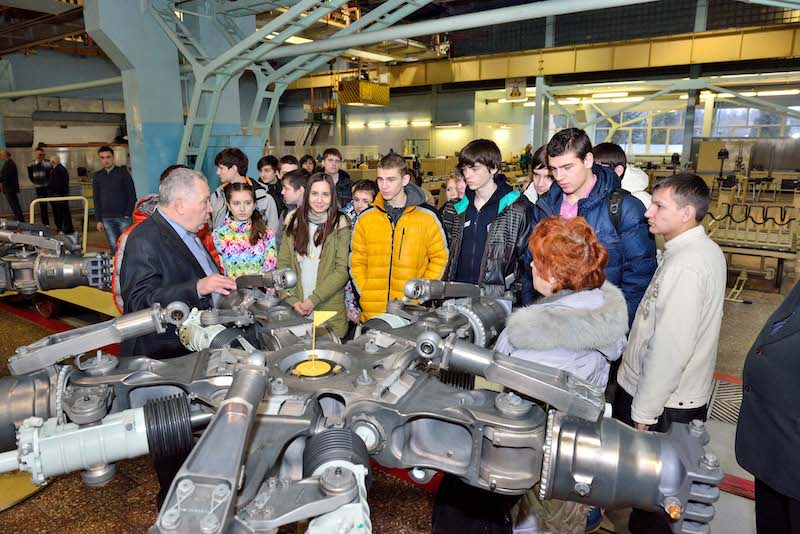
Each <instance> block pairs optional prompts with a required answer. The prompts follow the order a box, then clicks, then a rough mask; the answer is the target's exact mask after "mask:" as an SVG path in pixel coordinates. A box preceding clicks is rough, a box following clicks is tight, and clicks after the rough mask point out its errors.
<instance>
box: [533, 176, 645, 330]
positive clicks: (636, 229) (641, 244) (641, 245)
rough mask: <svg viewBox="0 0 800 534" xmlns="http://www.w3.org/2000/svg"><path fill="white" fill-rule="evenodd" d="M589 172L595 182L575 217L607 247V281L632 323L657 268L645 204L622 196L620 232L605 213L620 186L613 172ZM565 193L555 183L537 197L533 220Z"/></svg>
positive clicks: (555, 211)
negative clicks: (616, 290) (617, 291)
mask: <svg viewBox="0 0 800 534" xmlns="http://www.w3.org/2000/svg"><path fill="white" fill-rule="evenodd" d="M592 172H593V173H594V175H595V176H596V177H597V183H596V184H595V185H594V187H593V188H592V191H591V192H590V193H589V196H588V197H587V198H584V199H581V200H579V201H578V216H580V217H583V218H584V219H586V221H587V222H588V223H589V225H590V226H591V227H592V228H593V229H594V232H595V234H597V240H598V241H600V243H602V244H603V246H604V247H606V249H607V250H608V265H607V266H606V280H608V281H609V282H611V283H612V284H614V285H615V286H617V287H619V288H620V289H621V290H622V293H623V294H624V295H625V301H626V302H627V304H628V325H629V326H630V324H631V323H632V322H633V317H634V315H635V314H636V308H637V307H638V306H639V301H641V300H642V296H643V295H644V292H645V290H646V289H647V285H648V284H649V283H650V279H651V278H653V273H654V272H655V271H656V245H655V240H654V239H653V236H652V235H650V232H649V230H648V226H647V220H645V218H644V212H645V209H644V205H642V202H641V201H640V200H638V199H637V198H635V197H633V196H631V195H625V196H624V198H623V200H622V206H621V210H622V216H621V218H620V226H619V228H620V233H619V234H618V233H617V230H616V228H614V223H613V222H612V221H611V216H610V215H609V213H608V197H609V195H610V193H611V191H613V190H614V189H618V188H619V187H620V180H619V178H618V177H617V175H616V174H614V171H613V170H611V169H609V168H606V167H602V166H600V165H595V166H594V167H593V168H592ZM563 196H564V193H563V191H561V188H560V187H558V184H557V183H555V182H554V183H553V186H552V187H551V188H550V190H549V191H548V192H547V193H545V194H544V195H542V196H541V197H539V200H538V201H537V202H536V209H535V210H534V213H533V217H534V220H535V221H536V223H538V222H539V221H541V220H542V219H544V218H546V217H549V216H551V215H556V216H557V215H559V214H560V212H561V200H562V197H563Z"/></svg>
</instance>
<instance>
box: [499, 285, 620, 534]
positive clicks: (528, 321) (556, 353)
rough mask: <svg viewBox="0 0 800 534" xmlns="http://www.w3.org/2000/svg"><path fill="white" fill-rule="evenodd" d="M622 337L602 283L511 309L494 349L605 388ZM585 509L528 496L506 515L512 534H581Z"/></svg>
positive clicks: (614, 301) (612, 291)
mask: <svg viewBox="0 0 800 534" xmlns="http://www.w3.org/2000/svg"><path fill="white" fill-rule="evenodd" d="M627 332H628V308H627V305H626V303H625V297H624V295H623V294H622V291H620V290H619V289H618V288H617V287H616V286H614V285H613V284H611V283H610V282H606V283H604V284H603V285H602V287H600V288H599V289H589V290H584V291H575V292H572V291H560V292H558V293H555V294H553V295H551V296H549V297H546V298H543V299H540V300H538V301H537V302H536V303H534V304H532V305H530V306H526V307H524V308H520V309H518V310H516V311H515V312H514V313H512V314H511V317H510V318H509V320H508V324H507V325H506V328H505V330H503V332H502V333H501V334H500V337H499V338H498V340H497V344H496V345H495V350H497V351H499V352H502V353H505V354H508V355H510V356H512V357H515V358H520V359H523V360H528V361H532V362H537V363H541V364H544V365H548V366H550V367H555V368H558V369H563V370H565V371H568V372H570V373H572V374H574V375H575V376H577V377H579V378H582V379H584V380H586V381H588V382H591V383H592V384H595V385H598V386H602V387H605V385H606V383H607V382H608V372H609V369H610V367H611V364H610V362H612V361H614V360H616V359H618V358H619V357H620V356H621V355H622V352H623V351H624V350H625V343H626V334H627ZM537 489H538V487H537ZM588 510H589V507H588V506H586V505H583V504H579V503H575V502H566V501H559V500H555V499H552V500H549V501H545V502H542V501H540V500H539V498H538V496H537V495H536V492H535V491H529V492H528V493H526V494H525V495H523V497H522V499H520V502H519V503H518V504H517V506H516V507H515V508H514V509H513V510H512V512H511V514H512V517H513V520H514V534H578V533H582V532H584V529H585V526H586V513H587V511H588Z"/></svg>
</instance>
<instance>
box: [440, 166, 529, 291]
mask: <svg viewBox="0 0 800 534" xmlns="http://www.w3.org/2000/svg"><path fill="white" fill-rule="evenodd" d="M495 181H496V182H497V184H498V186H499V187H501V186H504V185H506V177H505V176H504V175H502V174H498V175H497V177H496V178H495ZM506 187H508V186H506ZM508 189H509V190H510V191H509V192H508V193H506V195H505V196H503V198H502V199H501V200H500V205H499V207H498V214H497V218H496V219H495V220H494V222H493V223H492V225H491V228H490V229H489V235H488V236H487V238H486V246H485V247H484V249H483V256H482V257H481V264H480V275H479V278H478V279H479V280H480V284H479V285H480V286H481V287H482V288H483V289H484V292H485V293H486V294H487V295H490V296H502V295H504V294H505V293H506V291H509V290H510V291H512V292H513V294H514V296H515V299H516V300H518V298H519V294H520V293H521V291H522V284H521V283H519V282H520V281H521V280H522V279H523V278H524V277H528V278H529V277H530V276H531V273H530V269H529V268H528V267H527V266H523V265H522V261H521V260H522V258H523V256H524V254H525V251H526V250H527V248H528V238H529V237H530V235H531V232H532V231H533V227H534V225H535V224H534V218H533V215H534V213H533V204H531V202H530V201H529V200H528V199H527V198H526V197H524V196H522V195H521V194H520V193H519V191H515V190H513V189H511V188H510V187H508ZM467 194H468V195H469V192H468V193H467ZM469 202H470V201H469V198H468V197H467V195H465V196H464V197H463V198H462V199H461V200H450V201H448V202H447V204H445V205H444V207H443V208H442V225H443V226H444V231H445V235H447V243H448V246H449V247H450V260H449V262H448V265H447V270H446V272H445V280H451V279H452V278H453V277H454V276H455V274H456V272H457V270H458V261H459V256H460V254H461V238H462V236H463V235H464V222H465V220H466V215H465V213H466V211H467V207H468V206H469Z"/></svg>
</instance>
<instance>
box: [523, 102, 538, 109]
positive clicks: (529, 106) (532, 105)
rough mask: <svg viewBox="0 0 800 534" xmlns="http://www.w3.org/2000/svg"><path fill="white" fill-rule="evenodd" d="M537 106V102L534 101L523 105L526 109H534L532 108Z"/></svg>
mask: <svg viewBox="0 0 800 534" xmlns="http://www.w3.org/2000/svg"><path fill="white" fill-rule="evenodd" d="M535 105H536V102H535V101H534V102H525V103H524V104H522V106H523V107H526V108H532V107H534V106H535Z"/></svg>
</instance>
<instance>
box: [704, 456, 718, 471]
mask: <svg viewBox="0 0 800 534" xmlns="http://www.w3.org/2000/svg"><path fill="white" fill-rule="evenodd" d="M700 463H701V464H703V465H704V466H705V467H707V468H708V469H716V468H717V467H719V458H717V455H716V454H714V453H711V452H707V453H705V454H704V455H703V457H702V458H700Z"/></svg>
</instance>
